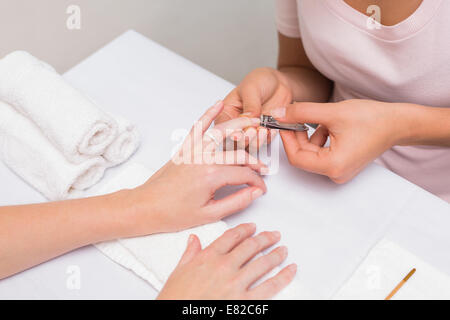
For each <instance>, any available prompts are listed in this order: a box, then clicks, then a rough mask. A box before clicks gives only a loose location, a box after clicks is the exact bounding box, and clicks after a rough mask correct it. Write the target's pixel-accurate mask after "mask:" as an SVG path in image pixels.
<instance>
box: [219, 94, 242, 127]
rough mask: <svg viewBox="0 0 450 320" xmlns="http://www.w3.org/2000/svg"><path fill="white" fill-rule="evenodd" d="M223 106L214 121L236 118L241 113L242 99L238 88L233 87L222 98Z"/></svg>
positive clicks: (220, 121)
mask: <svg viewBox="0 0 450 320" xmlns="http://www.w3.org/2000/svg"><path fill="white" fill-rule="evenodd" d="M223 103H224V108H223V110H222V112H221V113H220V114H219V115H218V116H217V118H216V123H222V122H225V121H228V120H231V119H234V118H237V117H238V116H239V115H240V114H241V113H242V101H241V97H240V95H239V92H238V89H237V88H235V89H233V90H232V91H231V92H230V93H229V94H228V95H227V96H226V98H225V99H224V100H223Z"/></svg>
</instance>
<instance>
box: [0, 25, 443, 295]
mask: <svg viewBox="0 0 450 320" xmlns="http://www.w3.org/2000/svg"><path fill="white" fill-rule="evenodd" d="M227 63H232V61H229V62H227ZM65 78H66V79H67V80H68V81H69V82H70V83H72V84H73V85H74V86H75V87H77V88H79V89H80V90H82V91H83V92H85V93H86V94H88V95H90V96H91V97H93V98H94V99H95V100H96V101H97V102H98V103H99V104H100V105H101V106H102V107H103V108H104V109H106V110H107V111H110V112H112V113H116V114H121V115H123V116H125V117H127V118H129V119H130V120H132V121H133V122H135V123H136V124H137V125H138V127H139V130H140V132H141V134H142V136H143V144H142V146H141V148H140V150H139V151H138V153H137V154H136V155H135V156H134V160H135V161H138V162H140V163H142V164H145V165H147V166H149V167H151V168H158V167H160V166H162V165H163V164H164V163H165V162H166V161H167V160H168V159H169V157H170V154H171V152H172V150H173V149H174V147H175V145H176V144H177V142H179V141H173V140H172V133H173V132H174V130H176V129H183V128H184V129H189V128H190V126H191V124H192V123H193V122H194V121H195V120H196V119H197V118H198V117H199V116H200V115H201V114H202V113H203V111H204V110H205V109H206V107H208V106H210V105H212V104H213V103H214V102H215V101H216V100H218V99H220V98H223V97H224V96H225V95H226V94H227V93H228V92H229V91H230V89H232V88H233V86H232V85H231V84H230V83H228V82H226V81H224V80H222V79H220V78H218V77H217V76H215V75H213V74H211V73H210V72H208V71H206V70H204V69H202V68H200V67H199V66H197V65H195V64H193V63H191V62H190V61H188V60H186V59H184V58H182V57H180V56H178V55H176V54H175V53H173V52H171V51H169V50H167V49H165V48H163V47H161V46H160V45H158V44H156V43H154V42H152V41H151V40H149V39H147V38H145V37H143V36H142V35H140V34H138V33H136V32H134V31H129V32H127V33H125V34H124V35H122V36H120V37H119V38H117V39H116V40H114V41H112V42H111V43H110V44H108V45H107V46H106V47H104V48H102V49H100V50H99V51H98V52H96V53H95V54H94V55H92V56H90V57H89V58H87V59H86V60H84V61H83V62H81V63H80V64H79V65H77V66H76V67H74V68H73V69H72V70H70V71H69V72H67V73H66V74H65ZM280 155H281V159H280V169H279V172H278V174H276V175H273V176H269V177H267V178H266V182H267V186H268V193H267V194H266V195H265V196H264V197H263V198H261V199H259V200H257V201H256V202H255V203H254V204H253V205H252V206H251V207H250V208H249V209H247V210H245V211H243V212H241V213H238V214H236V215H234V216H233V217H230V218H228V219H227V220H226V221H227V222H228V223H229V224H231V225H236V224H239V223H242V222H249V221H252V222H256V223H257V225H258V228H259V229H260V230H280V231H281V232H282V237H283V239H282V242H283V243H284V244H286V245H287V246H288V247H289V258H288V262H296V263H298V265H299V273H298V277H300V280H301V282H302V283H303V284H305V285H306V286H308V287H309V288H311V290H312V291H313V292H314V294H315V296H317V297H318V298H329V297H331V296H332V295H333V294H334V293H335V292H336V291H337V290H338V289H339V288H340V287H341V286H342V284H343V283H344V282H345V281H346V280H347V279H348V278H349V277H350V276H351V274H352V273H353V272H354V270H355V269H356V268H357V267H358V265H359V264H360V263H361V261H362V260H363V259H364V257H365V256H366V255H367V254H368V252H369V250H370V248H372V247H373V246H374V245H375V244H376V243H377V242H378V241H379V240H380V239H381V238H383V237H385V236H386V237H388V238H390V239H391V240H393V241H395V242H397V243H399V244H400V245H401V246H403V247H404V248H406V249H408V250H409V251H411V252H412V253H414V254H416V255H417V256H420V257H421V258H422V259H423V260H424V261H426V262H428V263H430V264H432V265H433V266H435V267H436V268H438V269H439V270H441V271H443V272H446V273H448V274H450V254H449V252H450V232H449V228H450V205H449V204H447V203H446V202H444V201H442V200H440V199H438V198H436V197H435V196H433V195H431V194H429V193H427V192H426V191H424V190H422V189H420V188H418V187H417V186H415V185H413V184H411V183H409V182H407V181H406V180H404V179H402V178H401V177H399V176H397V175H395V174H393V173H391V172H389V171H388V170H385V169H384V168H381V167H379V166H376V165H371V166H369V167H368V168H367V169H366V170H365V171H364V172H362V173H361V174H360V175H359V176H358V177H357V178H356V179H355V180H353V181H352V182H350V183H348V184H345V185H336V184H334V183H332V182H331V181H329V180H328V179H327V178H324V177H321V176H317V175H313V174H309V173H305V172H302V171H300V170H297V169H295V168H292V167H290V166H289V165H288V163H287V161H286V158H285V155H284V152H283V150H282V149H280ZM116 172H117V169H112V170H109V171H108V172H107V175H106V177H105V179H104V180H103V182H101V183H100V185H98V186H96V187H95V188H94V190H93V191H95V189H96V188H100V187H101V186H102V185H103V184H104V183H105V182H106V181H108V179H110V178H111V176H113V175H114V174H115V173H116ZM0 177H1V180H0V205H9V204H18V203H31V202H37V201H43V200H44V199H43V197H42V196H40V195H39V194H38V193H37V192H36V191H35V190H33V189H32V188H31V187H29V186H28V185H27V184H26V183H25V182H23V181H21V180H20V179H19V178H17V177H16V176H15V175H14V174H13V173H11V172H10V171H9V170H8V169H7V168H6V167H5V166H4V165H3V164H1V163H0ZM72 266H75V270H79V274H80V280H81V281H80V284H81V287H80V288H79V289H76V288H75V289H73V288H72V286H70V285H67V282H68V281H69V282H70V279H71V278H70V277H71V274H70V272H71V270H73V267H72ZM155 296H156V292H155V291H154V290H153V289H152V288H151V287H150V286H149V285H147V284H146V283H145V282H144V281H143V280H141V279H139V278H138V277H136V276H134V275H133V274H132V273H131V272H130V271H128V270H125V269H123V268H122V267H120V266H118V265H116V264H115V263H113V262H112V261H110V260H109V259H108V258H106V257H104V256H103V255H102V254H101V253H100V252H99V251H97V249H95V248H93V247H92V246H88V247H85V248H81V249H79V250H75V251H73V252H71V253H68V254H66V255H64V256H61V257H59V258H56V259H54V260H52V261H49V262H46V263H43V264H41V265H40V266H37V267H35V268H32V269H30V270H27V271H25V272H22V273H20V274H17V275H15V276H12V277H10V278H8V279H5V280H2V281H0V298H86V299H89V298H94V299H96V298H97V299H100V298H105V299H108V298H125V299H127V298H137V299H140V298H142V299H151V298H154V297H155Z"/></svg>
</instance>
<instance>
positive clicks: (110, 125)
mask: <svg viewBox="0 0 450 320" xmlns="http://www.w3.org/2000/svg"><path fill="white" fill-rule="evenodd" d="M0 100H2V101H4V102H7V103H9V104H10V105H11V106H13V107H14V108H15V109H16V110H18V111H19V112H21V113H22V114H23V115H25V116H26V117H28V118H29V119H31V120H32V121H33V122H34V123H35V124H36V125H37V126H38V127H39V128H40V129H41V130H42V132H43V133H44V135H45V136H47V137H48V139H49V140H50V141H51V142H52V143H53V144H54V145H55V146H56V147H57V148H58V149H59V150H61V152H62V153H63V154H64V155H65V156H66V157H67V159H69V160H70V161H71V162H73V163H81V162H83V161H85V160H86V159H89V158H92V157H96V156H99V155H102V154H103V153H104V152H105V150H106V148H107V147H108V146H109V145H110V144H111V143H112V142H113V141H114V140H115V139H116V138H117V135H118V129H117V123H116V121H115V120H114V119H113V118H112V117H111V116H109V115H108V114H106V113H105V112H103V111H102V110H100V109H99V108H98V107H97V105H96V104H95V103H94V102H93V101H91V100H90V99H89V98H87V97H85V96H84V95H83V94H81V93H80V92H78V91H77V90H75V89H74V88H73V87H71V86H70V85H69V84H68V83H67V82H66V81H65V80H64V79H63V78H62V77H61V76H60V75H59V74H58V73H56V71H55V70H54V69H53V68H52V67H51V66H49V65H48V64H46V63H45V62H43V61H40V60H38V59H37V58H35V57H33V56H32V55H30V54H29V53H27V52H24V51H16V52H13V53H10V54H9V55H7V56H6V57H4V58H3V59H1V60H0Z"/></svg>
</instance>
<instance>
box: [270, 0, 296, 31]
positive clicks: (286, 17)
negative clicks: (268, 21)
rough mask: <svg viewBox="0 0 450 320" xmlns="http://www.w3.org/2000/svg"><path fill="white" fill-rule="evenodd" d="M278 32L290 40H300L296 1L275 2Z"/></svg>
mask: <svg viewBox="0 0 450 320" xmlns="http://www.w3.org/2000/svg"><path fill="white" fill-rule="evenodd" d="M275 1H276V20H277V28H278V31H279V32H280V33H281V34H283V35H285V36H286V37H290V38H300V37H301V33H300V25H299V21H298V10H297V0H275Z"/></svg>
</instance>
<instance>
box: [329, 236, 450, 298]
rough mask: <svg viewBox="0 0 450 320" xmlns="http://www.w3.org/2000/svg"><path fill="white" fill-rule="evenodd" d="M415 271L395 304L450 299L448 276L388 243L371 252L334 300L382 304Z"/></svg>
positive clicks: (381, 244) (399, 293)
mask: <svg viewBox="0 0 450 320" xmlns="http://www.w3.org/2000/svg"><path fill="white" fill-rule="evenodd" d="M413 268H416V272H415V273H414V274H413V275H412V277H411V278H410V279H409V280H408V281H407V282H406V283H405V284H404V285H403V287H402V288H401V289H400V290H399V291H398V292H397V293H396V294H395V295H394V297H393V298H392V299H393V300H395V299H401V300H415V299H433V300H435V299H450V277H449V276H448V275H446V274H445V273H443V272H441V271H439V270H437V269H435V268H434V267H433V266H431V265H429V264H428V263H426V262H425V261H423V260H422V259H420V258H418V257H417V256H415V255H414V254H412V253H411V252H409V251H407V250H406V249H404V248H402V247H400V246H399V245H398V244H396V243H394V242H392V241H390V240H387V239H383V240H382V241H380V242H379V243H378V244H377V245H376V246H375V247H374V248H373V249H372V250H371V251H370V253H369V255H368V256H367V257H366V259H365V260H364V261H363V262H362V264H361V265H360V266H359V267H358V269H357V270H356V272H355V273H354V274H353V275H352V277H351V278H350V279H349V280H348V281H347V283H345V284H344V285H343V286H342V288H341V289H340V290H339V291H338V292H337V293H336V295H335V296H334V297H333V298H334V299H339V300H341V299H371V300H382V299H384V298H385V297H386V296H387V295H388V294H389V293H390V292H391V291H392V290H393V289H394V288H395V287H396V286H397V284H398V283H399V282H400V281H401V280H402V279H403V278H404V277H405V276H406V275H407V274H408V273H409V272H410V271H411V270H412V269H413Z"/></svg>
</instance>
